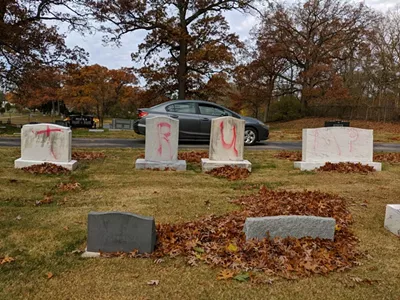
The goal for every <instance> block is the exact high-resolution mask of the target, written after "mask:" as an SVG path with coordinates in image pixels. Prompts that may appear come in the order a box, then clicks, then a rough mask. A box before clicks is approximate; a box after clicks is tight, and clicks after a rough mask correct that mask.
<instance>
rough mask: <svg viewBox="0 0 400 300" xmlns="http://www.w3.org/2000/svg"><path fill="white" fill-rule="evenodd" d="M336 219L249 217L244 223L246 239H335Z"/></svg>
mask: <svg viewBox="0 0 400 300" xmlns="http://www.w3.org/2000/svg"><path fill="white" fill-rule="evenodd" d="M335 226H336V221H335V219H333V218H325V217H315V216H274V217H260V218H247V219H246V222H245V224H244V232H245V234H246V239H247V240H248V239H264V238H266V237H267V233H269V237H270V238H274V237H281V238H285V237H295V238H302V237H312V238H321V239H329V240H333V239H334V237H335Z"/></svg>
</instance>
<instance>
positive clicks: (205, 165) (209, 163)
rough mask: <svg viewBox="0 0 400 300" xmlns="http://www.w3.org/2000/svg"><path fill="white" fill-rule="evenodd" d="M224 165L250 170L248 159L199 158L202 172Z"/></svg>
mask: <svg viewBox="0 0 400 300" xmlns="http://www.w3.org/2000/svg"><path fill="white" fill-rule="evenodd" d="M225 166H230V167H238V168H243V169H247V170H249V172H251V162H249V161H248V160H236V161H234V160H210V159H208V158H202V159H201V169H202V170H203V172H208V171H211V170H212V169H215V168H220V167H225Z"/></svg>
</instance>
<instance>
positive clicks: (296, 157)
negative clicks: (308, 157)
mask: <svg viewBox="0 0 400 300" xmlns="http://www.w3.org/2000/svg"><path fill="white" fill-rule="evenodd" d="M274 157H275V158H278V159H287V160H290V161H301V159H302V157H301V152H299V151H280V152H279V153H277V154H275V155H274Z"/></svg>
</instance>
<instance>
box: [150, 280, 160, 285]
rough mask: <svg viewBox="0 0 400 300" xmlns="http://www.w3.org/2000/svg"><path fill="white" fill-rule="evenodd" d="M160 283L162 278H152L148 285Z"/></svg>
mask: <svg viewBox="0 0 400 300" xmlns="http://www.w3.org/2000/svg"><path fill="white" fill-rule="evenodd" d="M159 283H160V280H150V281H148V282H147V284H148V285H158V284H159Z"/></svg>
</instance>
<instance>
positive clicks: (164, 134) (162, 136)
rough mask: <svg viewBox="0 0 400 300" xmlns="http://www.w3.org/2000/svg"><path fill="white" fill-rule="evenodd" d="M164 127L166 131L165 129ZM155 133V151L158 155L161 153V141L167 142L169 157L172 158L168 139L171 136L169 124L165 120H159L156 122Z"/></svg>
mask: <svg viewBox="0 0 400 300" xmlns="http://www.w3.org/2000/svg"><path fill="white" fill-rule="evenodd" d="M164 129H166V130H167V131H165V130H164ZM157 135H158V149H157V152H158V154H159V155H160V156H162V154H163V149H164V147H163V142H165V143H167V146H168V151H169V152H168V153H169V158H170V159H172V149H171V142H170V140H169V138H170V136H171V124H169V123H167V122H160V123H158V124H157Z"/></svg>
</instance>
